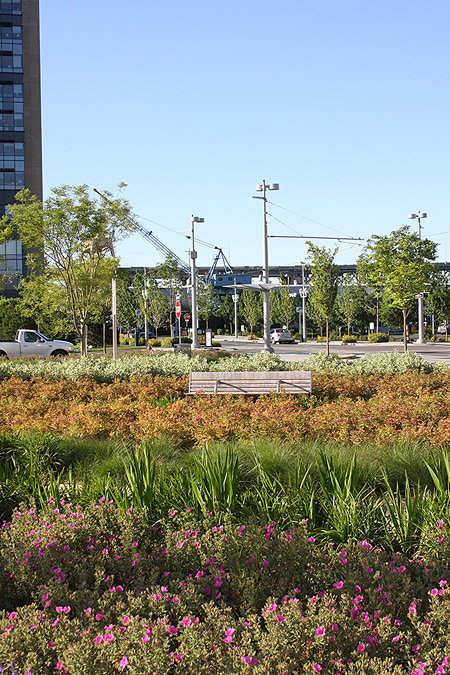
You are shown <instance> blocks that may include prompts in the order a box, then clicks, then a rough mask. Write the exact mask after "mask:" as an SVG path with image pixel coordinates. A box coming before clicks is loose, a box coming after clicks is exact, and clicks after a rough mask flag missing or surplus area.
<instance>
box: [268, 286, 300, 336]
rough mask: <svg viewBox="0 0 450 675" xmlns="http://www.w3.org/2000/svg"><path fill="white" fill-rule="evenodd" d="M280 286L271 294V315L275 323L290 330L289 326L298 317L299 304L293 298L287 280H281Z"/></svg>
mask: <svg viewBox="0 0 450 675" xmlns="http://www.w3.org/2000/svg"><path fill="white" fill-rule="evenodd" d="M279 284H280V286H279V287H278V288H277V289H274V291H273V293H272V292H271V300H270V315H271V318H272V322H273V323H279V324H280V325H282V326H286V328H289V324H290V323H291V322H292V321H294V319H295V318H296V316H297V304H296V302H295V298H294V297H291V292H290V288H289V286H288V285H287V280H286V279H285V278H283V277H281V278H280V279H279Z"/></svg>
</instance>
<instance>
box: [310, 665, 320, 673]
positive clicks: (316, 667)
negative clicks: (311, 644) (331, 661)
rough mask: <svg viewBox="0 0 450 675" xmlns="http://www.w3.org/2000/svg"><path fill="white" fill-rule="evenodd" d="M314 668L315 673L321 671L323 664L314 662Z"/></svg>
mask: <svg viewBox="0 0 450 675" xmlns="http://www.w3.org/2000/svg"><path fill="white" fill-rule="evenodd" d="M312 669H313V671H314V672H315V673H320V671H321V670H322V666H321V665H319V664H318V663H313V667H312Z"/></svg>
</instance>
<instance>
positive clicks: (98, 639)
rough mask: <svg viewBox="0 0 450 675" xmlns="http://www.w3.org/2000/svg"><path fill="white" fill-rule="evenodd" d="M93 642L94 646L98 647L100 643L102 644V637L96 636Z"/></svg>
mask: <svg viewBox="0 0 450 675" xmlns="http://www.w3.org/2000/svg"><path fill="white" fill-rule="evenodd" d="M94 642H95V644H96V645H99V644H100V643H101V642H103V635H97V637H96V638H95V639H94Z"/></svg>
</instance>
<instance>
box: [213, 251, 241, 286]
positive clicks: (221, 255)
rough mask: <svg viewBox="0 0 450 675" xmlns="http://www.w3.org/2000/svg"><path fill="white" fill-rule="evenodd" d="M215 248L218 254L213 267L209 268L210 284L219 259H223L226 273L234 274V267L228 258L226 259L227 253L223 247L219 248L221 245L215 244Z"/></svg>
mask: <svg viewBox="0 0 450 675" xmlns="http://www.w3.org/2000/svg"><path fill="white" fill-rule="evenodd" d="M214 248H215V249H216V250H217V254H216V256H215V258H214V260H213V262H212V265H211V267H210V268H209V272H208V274H207V275H206V282H207V283H208V284H210V283H212V278H213V276H214V274H215V271H216V267H217V263H218V262H219V259H222V265H223V268H224V274H234V272H233V269H232V267H231V265H230V263H229V262H228V260H227V259H226V257H225V253H224V252H223V251H222V249H221V248H219V246H214Z"/></svg>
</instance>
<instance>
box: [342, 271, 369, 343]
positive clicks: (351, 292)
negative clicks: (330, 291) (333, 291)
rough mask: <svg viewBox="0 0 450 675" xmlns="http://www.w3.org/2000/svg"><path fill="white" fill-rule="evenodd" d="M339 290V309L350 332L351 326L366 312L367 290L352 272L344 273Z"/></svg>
mask: <svg viewBox="0 0 450 675" xmlns="http://www.w3.org/2000/svg"><path fill="white" fill-rule="evenodd" d="M339 290H340V292H339V293H338V302H339V309H340V312H341V314H342V316H343V318H344V320H345V322H346V324H347V333H350V327H351V326H352V325H353V324H355V323H357V322H358V319H360V318H362V317H363V315H364V314H365V311H364V310H365V297H366V292H365V290H364V288H363V287H362V286H360V285H359V284H358V283H356V282H355V279H354V278H353V277H352V276H350V274H344V275H343V277H342V279H341V283H340V289H339Z"/></svg>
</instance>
